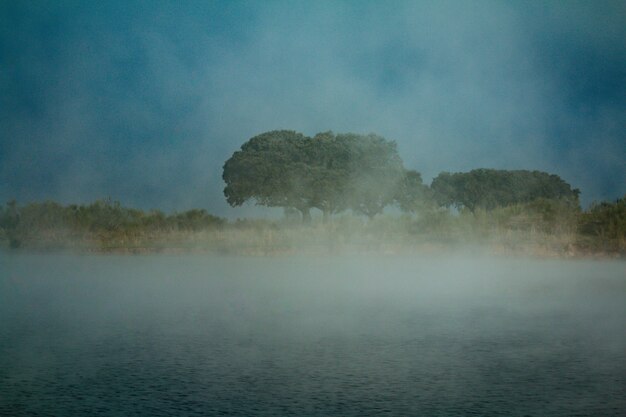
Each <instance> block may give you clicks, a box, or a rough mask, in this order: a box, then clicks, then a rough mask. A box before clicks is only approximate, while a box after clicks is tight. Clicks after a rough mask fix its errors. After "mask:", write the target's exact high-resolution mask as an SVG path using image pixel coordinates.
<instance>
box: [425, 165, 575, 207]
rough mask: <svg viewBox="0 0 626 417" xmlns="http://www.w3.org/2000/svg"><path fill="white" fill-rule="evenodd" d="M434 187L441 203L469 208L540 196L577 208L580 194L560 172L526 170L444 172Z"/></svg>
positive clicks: (520, 202) (502, 204)
mask: <svg viewBox="0 0 626 417" xmlns="http://www.w3.org/2000/svg"><path fill="white" fill-rule="evenodd" d="M431 189H432V191H433V197H434V199H435V201H436V202H437V203H438V204H439V205H441V206H445V207H450V206H455V207H457V208H467V209H469V210H470V211H474V210H476V209H483V210H488V211H489V210H493V209H495V208H496V207H504V206H510V205H514V204H525V203H530V202H532V201H535V200H539V199H547V200H561V201H562V202H565V203H567V204H569V205H571V206H572V207H575V208H577V207H578V206H579V202H578V195H579V194H580V191H579V190H578V189H572V188H571V186H570V185H569V184H568V183H566V182H565V181H563V179H561V178H560V177H559V176H558V175H554V174H548V173H546V172H540V171H526V170H516V171H507V170H496V169H475V170H472V171H470V172H457V173H454V174H451V173H449V172H442V173H441V174H439V175H438V176H437V177H436V178H434V179H433V182H432V184H431Z"/></svg>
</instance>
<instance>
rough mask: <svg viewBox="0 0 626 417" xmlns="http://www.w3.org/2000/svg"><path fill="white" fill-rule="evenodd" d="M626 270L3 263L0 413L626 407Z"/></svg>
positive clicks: (3, 259) (170, 260)
mask: <svg viewBox="0 0 626 417" xmlns="http://www.w3.org/2000/svg"><path fill="white" fill-rule="evenodd" d="M625 329H626V263H624V262H618V261H613V262H609V261H603V262H599V261H540V260H523V259H517V260H503V259H488V258H479V259H473V258H471V257H463V256H450V257H447V256H438V257H416V258H409V257H379V258H372V257H356V256H355V257H330V258H321V257H320V258H307V257H277V258H270V257H267V258H254V257H230V258H229V257H210V256H201V255H184V256H183V255H146V256H112V255H93V256H77V255H28V254H17V255H15V254H11V253H3V254H0V415H15V416H19V415H35V414H36V415H43V416H45V415H51V416H52V415H55V416H71V415H111V416H112V415H124V416H132V415H176V414H178V415H242V416H243V415H320V416H326V415H355V416H356V415H359V416H362V415H371V414H376V415H380V414H389V415H429V416H437V415H441V416H448V415H503V416H504V415H519V416H524V415H563V416H572V415H594V416H603V415H604V416H618V415H625V414H626V395H625V393H626V354H625V352H626V332H625V331H624V330H625Z"/></svg>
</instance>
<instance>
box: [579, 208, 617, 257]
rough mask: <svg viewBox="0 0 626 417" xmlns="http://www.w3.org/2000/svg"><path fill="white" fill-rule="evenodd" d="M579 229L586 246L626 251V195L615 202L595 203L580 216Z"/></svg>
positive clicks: (582, 241)
mask: <svg viewBox="0 0 626 417" xmlns="http://www.w3.org/2000/svg"><path fill="white" fill-rule="evenodd" d="M578 231H579V233H580V235H581V243H582V244H583V245H585V246H588V247H591V248H595V249H603V250H610V251H619V252H622V253H624V252H626V196H624V197H622V198H620V199H618V200H616V201H615V202H613V203H609V202H601V203H594V204H593V205H592V206H591V207H590V208H589V210H588V211H586V212H585V213H583V214H582V216H580V220H579V222H578Z"/></svg>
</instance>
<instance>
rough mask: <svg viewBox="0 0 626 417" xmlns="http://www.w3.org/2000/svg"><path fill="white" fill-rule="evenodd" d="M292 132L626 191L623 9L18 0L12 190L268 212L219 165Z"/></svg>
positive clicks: (6, 71)
mask: <svg viewBox="0 0 626 417" xmlns="http://www.w3.org/2000/svg"><path fill="white" fill-rule="evenodd" d="M275 129H289V130H296V131H298V132H302V133H304V134H306V135H314V134H315V133H317V132H323V131H328V130H332V131H334V132H337V133H345V132H355V133H376V134H379V135H382V136H384V137H385V138H387V139H389V140H394V141H396V142H397V144H398V150H399V153H400V156H401V157H402V159H403V161H404V164H405V166H406V167H407V168H410V169H415V170H417V171H419V172H421V173H422V176H423V178H424V180H425V182H426V183H430V181H431V180H432V178H433V177H435V176H437V175H438V174H439V173H440V172H442V171H448V172H460V171H468V170H471V169H475V168H497V169H530V170H534V169H537V170H542V171H547V172H550V173H555V174H558V175H560V176H561V177H562V178H563V179H565V180H566V181H567V182H568V183H570V184H571V185H572V187H575V188H579V189H580V190H581V200H582V204H583V206H588V205H589V204H590V203H591V202H592V201H599V200H613V199H616V198H619V197H621V196H623V195H624V194H625V193H626V2H624V1H599V2H593V1H584V2H581V1H574V0H572V1H567V2H556V1H554V2H551V1H545V2H539V1H536V2H521V1H520V2H516V1H446V0H443V1H406V2H404V1H315V2H313V1H295V0H294V1H255V2H246V1H184V2H175V1H158V0H154V1H132V0H124V1H117V0H111V1H106V2H96V1H45V0H40V1H27V0H24V1H19V2H15V1H3V2H0V202H6V201H8V200H10V199H17V200H18V202H20V203H26V202H30V201H43V200H56V201H59V202H61V203H64V204H69V203H88V202H91V201H94V200H96V199H99V198H107V197H108V198H111V199H113V200H118V201H120V202H121V203H122V204H123V205H127V206H133V207H139V208H143V209H152V208H154V209H161V210H165V211H174V210H178V211H182V210H187V209H191V208H205V209H207V210H208V211H209V212H211V213H213V214H217V215H220V216H226V217H231V218H234V217H240V216H248V215H260V216H263V215H265V214H266V213H267V211H264V210H260V209H258V208H256V207H255V206H254V204H249V205H246V206H244V207H242V208H231V207H229V206H228V204H227V203H226V201H225V198H224V196H223V193H222V190H223V188H224V185H225V184H224V183H223V181H222V179H221V174H222V166H223V164H224V162H225V161H226V160H227V159H228V158H229V157H230V156H231V155H232V153H233V152H235V151H236V150H238V149H239V147H240V146H241V145H242V144H243V143H244V142H246V141H247V140H248V139H250V138H251V137H253V136H255V135H257V134H260V133H263V132H266V131H269V130H275Z"/></svg>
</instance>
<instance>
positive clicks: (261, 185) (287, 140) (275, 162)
mask: <svg viewBox="0 0 626 417" xmlns="http://www.w3.org/2000/svg"><path fill="white" fill-rule="evenodd" d="M307 140H308V139H307V138H306V137H305V136H304V135H302V134H301V133H297V132H294V131H291V130H275V131H271V132H266V133H262V134H260V135H257V136H255V137H253V138H252V139H250V140H249V141H248V142H246V143H244V144H243V145H242V146H241V150H239V151H236V152H235V153H234V154H233V155H232V156H231V157H230V158H229V159H228V160H227V161H226V163H225V164H224V171H223V175H222V178H223V179H224V182H225V183H226V188H224V195H225V196H226V201H227V202H228V204H230V205H231V206H233V207H236V206H241V205H242V204H243V203H244V202H246V201H248V200H255V201H256V203H257V204H260V205H264V206H268V207H293V208H295V209H297V210H298V211H300V212H301V213H302V218H303V221H305V222H307V221H309V220H310V209H311V207H313V205H312V199H311V198H310V196H309V194H310V192H309V187H308V182H309V181H310V176H309V175H308V174H310V172H309V171H310V166H309V165H308V164H307V161H306V153H305V146H306V143H305V142H306V141H307Z"/></svg>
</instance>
